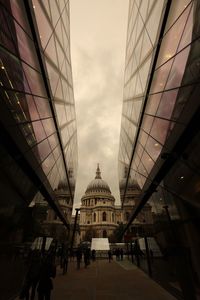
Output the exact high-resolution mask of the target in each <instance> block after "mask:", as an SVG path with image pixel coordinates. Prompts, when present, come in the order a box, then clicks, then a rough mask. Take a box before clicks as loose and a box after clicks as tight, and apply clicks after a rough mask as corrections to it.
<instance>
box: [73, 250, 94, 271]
mask: <svg viewBox="0 0 200 300" xmlns="http://www.w3.org/2000/svg"><path fill="white" fill-rule="evenodd" d="M82 258H83V261H84V266H85V268H87V266H88V265H89V264H90V258H92V260H93V261H95V259H96V251H95V250H92V252H91V251H90V248H84V249H81V248H80V247H79V248H78V249H77V250H76V262H77V270H80V266H81V262H82Z"/></svg>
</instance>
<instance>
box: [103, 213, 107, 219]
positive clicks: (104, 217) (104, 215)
mask: <svg viewBox="0 0 200 300" xmlns="http://www.w3.org/2000/svg"><path fill="white" fill-rule="evenodd" d="M103 221H106V212H105V211H104V212H103Z"/></svg>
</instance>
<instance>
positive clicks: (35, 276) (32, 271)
mask: <svg viewBox="0 0 200 300" xmlns="http://www.w3.org/2000/svg"><path fill="white" fill-rule="evenodd" d="M40 270H41V259H40V255H39V254H38V253H37V252H35V253H33V254H32V257H31V263H30V265H29V269H28V271H27V274H26V277H25V280H24V285H23V287H22V290H21V293H20V295H19V299H25V300H29V299H30V300H34V299H35V290H36V287H37V284H38V281H39V276H40ZM30 290H31V294H29V292H30ZM29 296H30V298H29Z"/></svg>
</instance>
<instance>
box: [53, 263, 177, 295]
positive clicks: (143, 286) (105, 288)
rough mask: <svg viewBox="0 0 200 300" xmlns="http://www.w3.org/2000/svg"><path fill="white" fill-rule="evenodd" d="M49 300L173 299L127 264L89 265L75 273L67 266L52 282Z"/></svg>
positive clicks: (74, 266) (73, 267)
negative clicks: (52, 286)
mask: <svg viewBox="0 0 200 300" xmlns="http://www.w3.org/2000/svg"><path fill="white" fill-rule="evenodd" d="M51 299H52V300H79V299H80V300H132V299H133V300H175V298H174V297H173V296H171V295H170V294H169V293H168V292H166V291H165V290H164V289H163V288H162V287H160V286H159V285H158V284H157V283H155V282H154V281H153V280H151V279H149V277H148V276H147V275H146V274H145V273H143V272H142V271H141V270H139V269H138V268H137V267H136V266H134V265H132V264H131V263H130V262H129V261H123V262H116V261H112V262H111V263H109V262H108V261H107V260H97V261H96V262H92V263H91V264H90V265H89V267H88V268H87V269H84V268H83V266H82V268H81V269H80V270H76V265H75V262H74V263H73V262H71V263H69V268H68V273H67V274H66V275H64V276H63V275H62V274H61V272H59V270H58V274H57V276H56V278H55V280H54V290H53V292H52V297H51Z"/></svg>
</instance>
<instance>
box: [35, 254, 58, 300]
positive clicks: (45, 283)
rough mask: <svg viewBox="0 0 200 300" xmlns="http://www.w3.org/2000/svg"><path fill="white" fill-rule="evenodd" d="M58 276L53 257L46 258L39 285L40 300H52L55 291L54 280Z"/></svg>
mask: <svg viewBox="0 0 200 300" xmlns="http://www.w3.org/2000/svg"><path fill="white" fill-rule="evenodd" d="M55 276H56V266H55V264H54V258H53V256H52V255H48V256H47V257H46V258H44V260H43V263H42V266H41V273H40V279H39V283H38V288H37V291H38V300H50V298H51V291H52V289H53V281H52V278H55Z"/></svg>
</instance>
